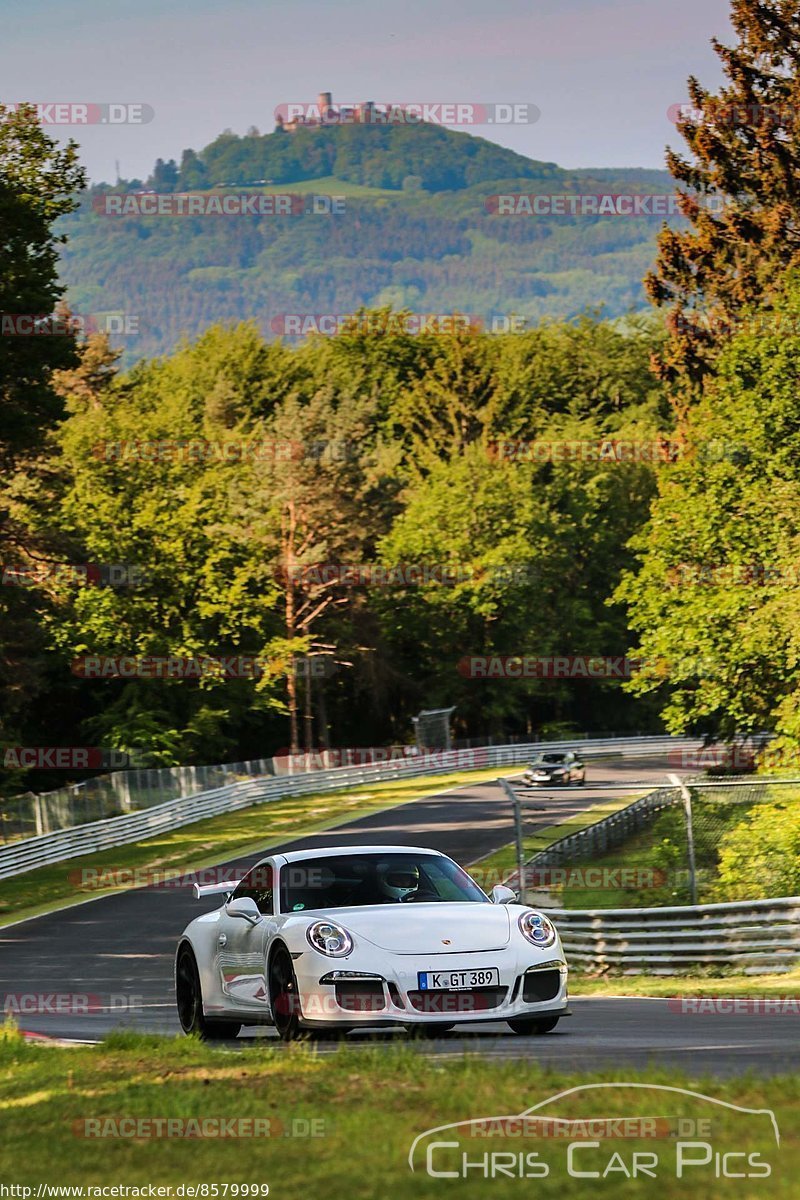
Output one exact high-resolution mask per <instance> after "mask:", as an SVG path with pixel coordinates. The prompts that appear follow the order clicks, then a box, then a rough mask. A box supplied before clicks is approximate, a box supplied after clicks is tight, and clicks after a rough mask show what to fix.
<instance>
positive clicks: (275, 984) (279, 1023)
mask: <svg viewBox="0 0 800 1200" xmlns="http://www.w3.org/2000/svg"><path fill="white" fill-rule="evenodd" d="M269 1002H270V1007H271V1009H272V1019H273V1021H274V1022H275V1028H276V1029H277V1031H278V1033H279V1035H280V1037H281V1039H282V1040H283V1041H284V1042H293V1041H295V1040H296V1039H297V1038H298V1037H299V1036H300V1032H301V1031H300V996H299V994H298V990H297V979H296V978H295V973H294V967H293V966H292V960H291V958H290V956H289V951H288V950H284V949H278V950H276V951H275V953H274V954H273V956H272V959H271V961H270V964H269Z"/></svg>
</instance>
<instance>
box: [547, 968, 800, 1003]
mask: <svg viewBox="0 0 800 1200" xmlns="http://www.w3.org/2000/svg"><path fill="white" fill-rule="evenodd" d="M569 992H570V996H575V997H578V996H796V997H800V967H798V968H795V970H793V971H786V972H783V973H782V974H779V975H778V974H773V975H743V974H742V973H741V972H735V971H733V970H732V969H729V970H728V971H726V972H725V973H724V974H722V973H717V974H714V975H712V974H710V973H709V971H708V970H707V969H706V968H702V967H698V969H697V971H695V972H691V973H685V974H682V975H622V974H618V975H603V976H597V975H584V974H582V973H581V972H580V971H576V970H575V969H574V968H573V969H572V970H571V971H570V982H569Z"/></svg>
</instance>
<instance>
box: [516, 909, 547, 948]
mask: <svg viewBox="0 0 800 1200" xmlns="http://www.w3.org/2000/svg"><path fill="white" fill-rule="evenodd" d="M519 931H520V933H521V934H522V936H523V937H524V938H526V939H527V940H528V941H529V942H530V943H531V944H532V945H534V946H539V947H540V948H541V949H543V950H544V949H546V948H547V947H548V946H552V945H553V942H554V941H555V940H556V927H555V925H554V924H553V922H552V921H549V920H548V919H547V917H543V916H542V914H541V913H537V912H524V913H523V914H522V916H521V917H520V918H519Z"/></svg>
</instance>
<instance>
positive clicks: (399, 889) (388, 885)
mask: <svg viewBox="0 0 800 1200" xmlns="http://www.w3.org/2000/svg"><path fill="white" fill-rule="evenodd" d="M377 882H378V891H379V892H380V895H381V901H380V902H381V903H383V904H398V903H399V902H400V901H403V900H411V899H413V897H414V895H415V893H416V892H417V891H418V890H419V867H418V866H416V865H413V864H412V865H411V866H408V867H393V866H390V865H388V864H387V865H386V866H380V867H379V868H378V872H377Z"/></svg>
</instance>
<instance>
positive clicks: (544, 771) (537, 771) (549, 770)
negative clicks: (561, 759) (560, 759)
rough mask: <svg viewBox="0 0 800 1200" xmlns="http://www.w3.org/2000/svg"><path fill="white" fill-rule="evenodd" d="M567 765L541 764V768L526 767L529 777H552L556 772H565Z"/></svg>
mask: <svg viewBox="0 0 800 1200" xmlns="http://www.w3.org/2000/svg"><path fill="white" fill-rule="evenodd" d="M567 767H568V764H567V763H543V764H542V765H541V766H533V767H528V774H529V775H553V774H555V773H556V771H566V770H567Z"/></svg>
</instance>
